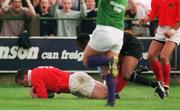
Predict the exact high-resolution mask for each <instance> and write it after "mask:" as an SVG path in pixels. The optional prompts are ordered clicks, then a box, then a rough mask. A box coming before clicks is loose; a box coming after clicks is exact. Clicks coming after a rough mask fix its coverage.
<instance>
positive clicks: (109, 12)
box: [97, 0, 128, 30]
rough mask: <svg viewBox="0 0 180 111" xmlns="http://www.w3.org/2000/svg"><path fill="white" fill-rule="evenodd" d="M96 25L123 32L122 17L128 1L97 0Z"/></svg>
mask: <svg viewBox="0 0 180 111" xmlns="http://www.w3.org/2000/svg"><path fill="white" fill-rule="evenodd" d="M98 1H99V2H98V14H97V25H105V26H112V27H116V28H118V29H121V30H124V15H125V10H126V5H127V2H128V0H98Z"/></svg>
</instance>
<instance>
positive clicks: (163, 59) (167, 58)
mask: <svg viewBox="0 0 180 111" xmlns="http://www.w3.org/2000/svg"><path fill="white" fill-rule="evenodd" d="M160 60H161V61H162V63H164V64H166V63H168V62H169V57H167V56H166V55H165V54H160Z"/></svg>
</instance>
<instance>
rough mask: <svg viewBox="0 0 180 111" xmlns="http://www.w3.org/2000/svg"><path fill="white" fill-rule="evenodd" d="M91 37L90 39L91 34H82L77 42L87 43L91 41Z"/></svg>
mask: <svg viewBox="0 0 180 111" xmlns="http://www.w3.org/2000/svg"><path fill="white" fill-rule="evenodd" d="M89 39H90V37H89V34H88V33H80V34H79V35H78V36H77V39H76V40H77V42H80V43H85V42H86V41H89Z"/></svg>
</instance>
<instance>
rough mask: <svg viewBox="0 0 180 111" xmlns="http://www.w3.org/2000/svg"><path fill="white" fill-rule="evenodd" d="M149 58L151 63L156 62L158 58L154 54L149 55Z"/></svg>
mask: <svg viewBox="0 0 180 111" xmlns="http://www.w3.org/2000/svg"><path fill="white" fill-rule="evenodd" d="M147 58H148V60H149V61H154V60H155V58H156V57H155V56H154V54H152V53H148V56H147Z"/></svg>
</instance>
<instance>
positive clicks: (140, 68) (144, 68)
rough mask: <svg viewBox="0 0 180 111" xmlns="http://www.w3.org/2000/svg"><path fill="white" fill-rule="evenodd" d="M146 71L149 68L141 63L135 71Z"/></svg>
mask: <svg viewBox="0 0 180 111" xmlns="http://www.w3.org/2000/svg"><path fill="white" fill-rule="evenodd" d="M145 71H149V68H148V67H147V66H145V67H144V66H142V65H140V66H137V67H136V69H135V72H136V73H137V74H139V73H142V72H145Z"/></svg>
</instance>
